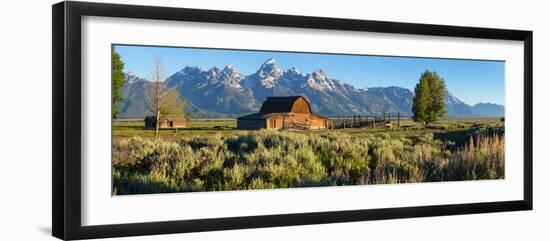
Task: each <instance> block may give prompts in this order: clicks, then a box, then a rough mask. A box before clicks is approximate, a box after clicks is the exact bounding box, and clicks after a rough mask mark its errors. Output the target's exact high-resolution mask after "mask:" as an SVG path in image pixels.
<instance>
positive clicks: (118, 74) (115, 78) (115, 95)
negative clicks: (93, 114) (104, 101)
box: [111, 47, 124, 119]
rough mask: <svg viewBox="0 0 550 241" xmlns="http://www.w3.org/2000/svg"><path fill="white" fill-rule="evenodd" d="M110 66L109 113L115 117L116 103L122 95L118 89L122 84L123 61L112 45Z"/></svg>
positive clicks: (120, 88) (120, 99)
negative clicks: (110, 91)
mask: <svg viewBox="0 0 550 241" xmlns="http://www.w3.org/2000/svg"><path fill="white" fill-rule="evenodd" d="M111 68H112V69H111V74H112V76H111V82H112V94H111V95H112V100H111V113H112V116H113V119H115V118H116V117H117V116H118V114H119V110H118V108H117V103H118V102H120V101H122V95H121V93H120V91H121V90H122V86H123V85H124V62H122V60H121V58H120V55H119V54H118V53H117V52H116V50H115V48H114V47H111Z"/></svg>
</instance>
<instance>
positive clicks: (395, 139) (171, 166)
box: [113, 119, 504, 195]
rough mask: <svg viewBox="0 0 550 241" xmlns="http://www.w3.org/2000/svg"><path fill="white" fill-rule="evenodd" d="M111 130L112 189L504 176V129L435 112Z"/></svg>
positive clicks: (132, 125)
mask: <svg viewBox="0 0 550 241" xmlns="http://www.w3.org/2000/svg"><path fill="white" fill-rule="evenodd" d="M220 125H227V126H230V127H234V126H235V121H219V120H218V121H205V120H202V121H192V122H190V123H189V125H188V126H189V128H185V129H182V130H177V131H175V130H162V131H161V138H160V139H155V138H152V136H153V135H154V130H144V129H143V127H142V122H127V121H117V122H115V125H114V128H113V134H114V136H115V138H114V141H113V180H114V181H113V183H114V186H113V190H114V191H113V192H114V193H115V194H117V195H123V194H137V193H162V192H193V191H220V190H247V189H267V188H295V187H311V186H343V185H370V184H380V183H411V182H435V181H458V180H484V179H502V178H504V129H503V126H502V123H501V122H499V121H498V120H494V119H476V120H473V119H458V120H443V121H441V122H439V123H437V124H434V125H431V126H430V128H427V129H426V128H423V127H421V126H418V125H407V126H406V127H399V128H390V129H338V130H321V131H268V130H261V131H240V130H233V129H229V130H216V129H214V127H215V126H220Z"/></svg>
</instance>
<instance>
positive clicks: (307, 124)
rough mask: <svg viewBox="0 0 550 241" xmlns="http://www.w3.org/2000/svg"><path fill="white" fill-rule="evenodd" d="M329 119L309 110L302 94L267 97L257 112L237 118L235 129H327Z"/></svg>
mask: <svg viewBox="0 0 550 241" xmlns="http://www.w3.org/2000/svg"><path fill="white" fill-rule="evenodd" d="M328 126H329V119H328V118H326V117H323V116H320V115H317V114H314V113H313V112H312V111H311V106H310V104H309V102H308V101H307V100H306V98H304V97H303V96H285V97H267V100H266V101H265V102H264V103H263V104H262V107H261V108H260V112H259V113H255V114H250V115H246V116H241V117H239V118H237V129H241V130H258V129H277V130H279V129H299V130H315V129H327V128H328Z"/></svg>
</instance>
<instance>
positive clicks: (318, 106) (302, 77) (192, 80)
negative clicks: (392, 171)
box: [120, 59, 504, 117]
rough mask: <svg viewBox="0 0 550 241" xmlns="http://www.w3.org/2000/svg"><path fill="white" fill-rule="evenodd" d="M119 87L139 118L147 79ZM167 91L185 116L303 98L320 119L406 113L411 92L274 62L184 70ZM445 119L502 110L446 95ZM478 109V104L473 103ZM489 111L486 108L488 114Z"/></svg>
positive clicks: (125, 112) (126, 110) (130, 112)
mask: <svg viewBox="0 0 550 241" xmlns="http://www.w3.org/2000/svg"><path fill="white" fill-rule="evenodd" d="M126 80H127V81H126V83H125V86H124V88H123V93H122V95H123V98H124V103H121V104H120V106H122V108H121V114H120V116H122V117H137V116H142V114H139V113H143V112H144V111H145V110H144V108H146V106H145V102H144V98H143V93H144V88H146V87H147V84H148V83H149V82H148V81H147V80H145V79H142V78H139V77H137V76H134V75H132V74H131V73H128V74H127V75H126ZM165 84H166V85H167V86H168V87H171V88H174V89H176V90H177V91H179V92H180V93H181V95H182V97H183V98H184V99H185V100H186V101H187V106H188V107H187V109H186V111H187V112H193V114H194V115H195V116H197V117H200V116H212V115H213V114H217V115H232V116H234V115H241V114H246V113H252V112H257V111H258V110H259V108H260V106H261V104H262V103H263V101H264V100H265V99H266V97H268V96H290V95H303V96H305V97H306V98H307V99H308V100H309V101H310V103H311V106H312V108H313V110H314V111H315V112H317V113H319V114H322V115H329V116H334V115H353V114H362V115H380V114H381V113H384V112H394V113H395V112H401V114H402V115H410V114H411V106H412V99H413V95H414V94H413V93H412V92H411V91H410V90H409V89H406V88H401V87H397V86H391V87H376V88H363V89H357V88H355V87H353V86H352V85H349V84H347V83H346V82H345V81H343V80H337V79H333V78H331V77H330V76H329V75H328V74H327V73H325V72H324V71H323V70H322V69H317V70H315V71H314V72H313V73H302V72H301V71H300V70H298V69H297V68H294V67H292V68H290V69H287V70H282V69H281V68H280V67H279V66H278V65H277V62H276V61H275V60H274V59H268V60H267V61H266V62H265V63H263V64H262V65H261V66H260V68H259V69H258V70H257V71H256V72H254V73H252V74H250V75H248V76H245V75H242V74H240V73H239V71H238V70H237V69H236V68H235V67H233V66H232V65H227V66H226V67H224V68H223V69H219V68H217V67H213V68H210V69H208V70H203V69H201V68H199V67H189V66H188V67H185V68H183V69H181V70H180V71H178V72H176V73H174V74H173V75H171V76H170V77H168V78H167V79H166V81H165ZM445 101H446V105H447V112H448V115H450V116H503V115H504V107H503V106H499V105H495V104H492V105H491V106H488V105H482V106H478V107H477V108H474V107H472V106H469V105H467V104H465V103H464V102H462V101H460V100H459V99H458V98H456V97H455V96H453V95H452V94H451V93H448V94H447V96H446V98H445ZM476 106H477V105H476ZM488 108H490V110H488Z"/></svg>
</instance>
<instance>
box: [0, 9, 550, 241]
mask: <svg viewBox="0 0 550 241" xmlns="http://www.w3.org/2000/svg"><path fill="white" fill-rule="evenodd" d="M106 2H116V3H135V4H146V5H166V6H179V7H189V8H204V9H220V10H234V11H249V12H269V13H281V14H297V15H314V16H328V17H339V18H357V19H371V20H387V21H401V22H418V23H433V24H447V25H467V26H478V27H493V28H511V29H528V30H533V31H535V33H534V36H535V37H534V46H535V47H534V82H535V83H534V86H535V90H534V92H535V93H534V102H535V106H534V107H535V120H534V129H535V132H534V143H535V144H534V168H535V169H534V179H535V180H534V193H535V196H534V206H535V210H534V211H530V212H508V213H494V214H480V215H462V216H447V217H436V218H416V219H401V220H389V221H371V222H354V223H343V224H326V225H312V226H294V227H281V228H264V229H252V230H235V231H223V232H222V231H220V232H207V233H193V234H175V235H162V236H155V237H151V236H148V237H147V236H146V237H132V238H121V239H117V240H151V239H152V238H154V239H155V240H182V239H185V240H236V239H238V240H258V239H261V240H297V239H303V240H341V239H342V240H346V239H348V240H349V239H373V240H399V239H402V240H421V239H422V240H461V241H464V240H548V238H550V234H549V233H548V220H549V219H550V188H549V187H548V185H549V184H548V183H550V182H549V181H548V179H547V178H546V175H545V174H547V173H548V171H549V170H550V161H549V160H547V159H548V158H547V155H545V149H546V148H545V147H546V143H545V141H546V140H547V139H546V138H545V137H546V136H549V135H550V133H549V132H550V128H548V127H547V126H546V125H545V124H546V123H545V121H546V120H547V119H550V111H548V108H547V106H548V104H550V95H548V94H546V92H548V91H550V84H549V82H548V81H547V79H546V78H545V77H546V76H543V74H544V73H545V71H544V70H545V68H547V65H549V64H550V63H549V61H548V58H547V56H546V54H550V51H549V50H550V47H549V45H550V24H549V23H548V22H549V21H548V16H547V12H548V10H549V9H550V8H549V7H548V6H546V3H545V1H513V2H512V1H509V2H508V1H503V0H490V1H470V0H463V1H455V2H445V1H437V0H417V1H407V0H399V1H394V0H386V1H372V2H367V1H353V0H338V1H319V0H317V1H313V0H312V1H296V0H277V1H245V0H241V1H238V0H233V1H224V0H202V1H201V0H189V1H176V0H165V1H162V2H158V1H153V0H139V1H128V0H110V1H106ZM53 3H55V1H51V0H50V1H44V0H41V1H40V0H32V1H31V0H27V1H9V2H6V3H3V4H2V7H1V8H0V18H1V21H0V33H1V34H0V66H2V68H1V70H2V75H1V78H0V113H1V114H0V137H1V138H0V184H2V185H1V186H0V193H1V194H0V240H54V238H53V237H51V236H50V234H49V233H50V232H51V221H50V220H51V128H50V126H51V7H50V6H51V4H53ZM11 117H16V118H11ZM37 120H40V123H41V125H39V126H37V125H36V124H35V121H37ZM12 126H13V127H12Z"/></svg>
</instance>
